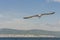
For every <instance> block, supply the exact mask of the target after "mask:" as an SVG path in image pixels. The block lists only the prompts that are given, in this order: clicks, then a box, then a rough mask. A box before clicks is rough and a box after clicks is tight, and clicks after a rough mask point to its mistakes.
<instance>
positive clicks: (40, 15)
mask: <svg viewBox="0 0 60 40" xmlns="http://www.w3.org/2000/svg"><path fill="white" fill-rule="evenodd" d="M54 13H55V12H51V13H43V14H37V15H33V16H28V17H23V18H24V19H29V18H33V17H39V18H40V17H42V16H44V15H52V14H54Z"/></svg>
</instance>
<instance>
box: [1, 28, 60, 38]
mask: <svg viewBox="0 0 60 40" xmlns="http://www.w3.org/2000/svg"><path fill="white" fill-rule="evenodd" d="M0 34H24V35H26V34H32V35H52V36H56V37H60V31H45V30H15V29H7V28H3V29H0Z"/></svg>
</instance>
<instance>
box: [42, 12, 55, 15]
mask: <svg viewBox="0 0 60 40" xmlns="http://www.w3.org/2000/svg"><path fill="white" fill-rule="evenodd" d="M54 13H55V12H52V13H45V14H41V15H52V14H54Z"/></svg>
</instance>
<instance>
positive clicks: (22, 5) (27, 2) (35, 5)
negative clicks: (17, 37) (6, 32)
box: [0, 0, 60, 29]
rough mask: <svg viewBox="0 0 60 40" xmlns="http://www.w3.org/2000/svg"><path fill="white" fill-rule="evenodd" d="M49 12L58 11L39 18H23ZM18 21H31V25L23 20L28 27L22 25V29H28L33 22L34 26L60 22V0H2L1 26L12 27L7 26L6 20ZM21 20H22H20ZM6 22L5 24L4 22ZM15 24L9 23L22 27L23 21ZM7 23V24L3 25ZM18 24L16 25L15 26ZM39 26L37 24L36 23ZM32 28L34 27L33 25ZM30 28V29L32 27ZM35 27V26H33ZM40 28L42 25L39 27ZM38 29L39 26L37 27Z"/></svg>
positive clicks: (0, 2)
mask: <svg viewBox="0 0 60 40" xmlns="http://www.w3.org/2000/svg"><path fill="white" fill-rule="evenodd" d="M47 12H56V13H55V14H54V15H51V16H44V17H42V18H41V19H39V18H33V19H27V20H25V19H23V17H25V16H30V15H36V14H41V13H47ZM12 20H13V21H14V20H15V21H14V22H16V21H19V20H23V21H24V22H28V23H30V24H29V25H27V23H26V24H24V22H23V21H22V25H26V26H27V27H22V28H21V29H24V28H26V29H28V28H30V27H29V26H30V25H31V23H32V24H33V26H35V24H39V25H38V26H40V24H44V25H45V24H53V25H54V24H56V23H57V24H59V22H60V1H59V0H57V1H56V0H0V22H1V24H0V26H1V28H10V27H8V26H7V24H8V23H7V24H6V23H5V22H8V21H9V23H11V22H13V21H12ZM19 22H20V21H19ZM4 23H5V24H4ZM19 24H20V25H19V27H17V26H18V23H16V24H14V23H13V25H14V26H11V24H8V25H10V26H11V28H15V29H16V28H17V29H18V28H20V27H21V26H22V25H21V23H19ZM3 25H5V26H3ZM15 26H16V27H15ZM36 26H37V25H36ZM31 28H32V27H31ZM31 28H30V29H31ZM33 28H34V27H33ZM39 28H40V27H39ZM37 29H38V27H37Z"/></svg>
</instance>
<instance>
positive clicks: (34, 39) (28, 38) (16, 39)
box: [0, 37, 60, 40]
mask: <svg viewBox="0 0 60 40" xmlns="http://www.w3.org/2000/svg"><path fill="white" fill-rule="evenodd" d="M0 40H60V38H39V37H34V38H31V37H25V38H23V37H20V38H19V37H15V38H9V37H8V38H3V37H1V38H0Z"/></svg>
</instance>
